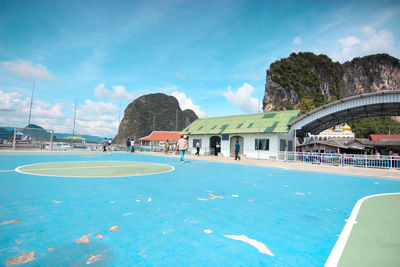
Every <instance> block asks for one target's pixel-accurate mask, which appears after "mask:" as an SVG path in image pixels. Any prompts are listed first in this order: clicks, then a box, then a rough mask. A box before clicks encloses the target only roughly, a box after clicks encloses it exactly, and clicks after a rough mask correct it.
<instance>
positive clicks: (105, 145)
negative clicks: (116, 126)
mask: <svg viewBox="0 0 400 267" xmlns="http://www.w3.org/2000/svg"><path fill="white" fill-rule="evenodd" d="M107 145H108V141H107V138H106V137H104V140H103V143H102V145H101V146H102V147H103V152H107Z"/></svg>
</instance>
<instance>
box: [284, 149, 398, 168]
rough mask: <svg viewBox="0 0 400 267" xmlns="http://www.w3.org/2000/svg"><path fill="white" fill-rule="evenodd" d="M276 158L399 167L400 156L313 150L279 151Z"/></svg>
mask: <svg viewBox="0 0 400 267" xmlns="http://www.w3.org/2000/svg"><path fill="white" fill-rule="evenodd" d="M278 160H282V161H293V162H304V163H310V164H321V165H334V166H353V167H362V168H383V169H400V156H377V155H357V154H335V153H315V152H279V153H278Z"/></svg>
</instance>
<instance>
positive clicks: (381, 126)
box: [348, 117, 400, 138]
mask: <svg viewBox="0 0 400 267" xmlns="http://www.w3.org/2000/svg"><path fill="white" fill-rule="evenodd" d="M348 124H349V125H350V126H351V130H352V131H353V133H354V134H355V136H356V137H364V138H367V137H369V135H370V134H389V130H390V134H400V122H397V121H395V120H392V118H391V117H376V118H366V119H361V120H354V121H350V122H349V123H348Z"/></svg>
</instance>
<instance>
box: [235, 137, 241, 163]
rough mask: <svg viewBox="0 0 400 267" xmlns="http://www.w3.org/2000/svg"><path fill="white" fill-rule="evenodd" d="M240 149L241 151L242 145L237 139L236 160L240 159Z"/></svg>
mask: <svg viewBox="0 0 400 267" xmlns="http://www.w3.org/2000/svg"><path fill="white" fill-rule="evenodd" d="M239 151H240V145H239V140H236V144H235V160H237V159H239V160H240V157H239Z"/></svg>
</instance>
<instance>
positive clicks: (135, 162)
mask: <svg viewBox="0 0 400 267" xmlns="http://www.w3.org/2000/svg"><path fill="white" fill-rule="evenodd" d="M78 162H88V163H89V162H90V163H93V162H105V161H59V162H46V163H34V164H28V165H24V166H19V167H18V168H15V171H16V172H19V173H23V174H28V175H39V176H51V177H54V176H56V177H58V176H57V175H47V174H36V173H29V172H26V170H24V171H22V170H20V168H23V167H27V166H33V165H38V164H49V163H78ZM126 163H127V165H113V166H96V167H94V166H93V167H75V169H88V168H109V167H127V166H128V167H130V166H132V165H140V164H145V165H152V164H154V165H162V166H168V167H169V168H170V169H169V170H166V171H162V172H159V171H157V172H152V173H142V174H140V175H132V174H129V175H118V176H98V175H96V176H82V178H92V177H126V176H144V175H156V174H161V173H166V172H171V171H173V170H175V167H173V166H171V165H168V164H162V163H154V162H138V161H132V162H126ZM132 167H134V166H132ZM56 169H72V167H69V168H50V169H28V171H35V170H56ZM62 177H77V176H75V175H73V176H68V175H67V176H64V175H62ZM79 177H81V176H79Z"/></svg>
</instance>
